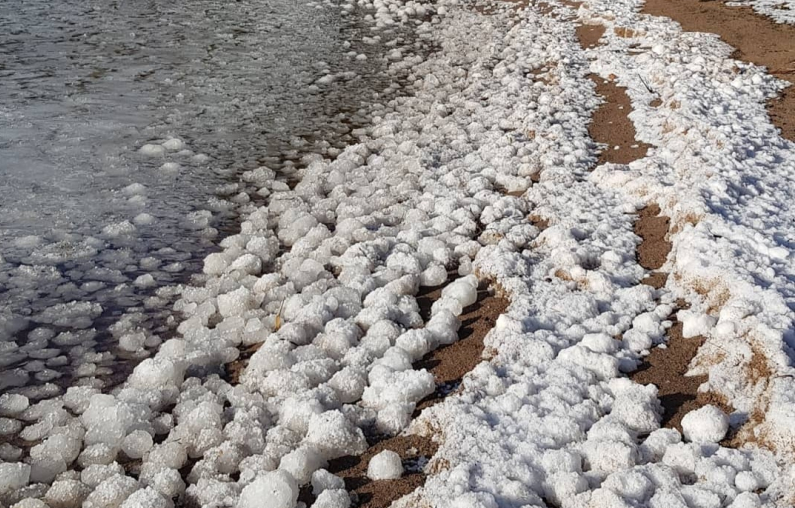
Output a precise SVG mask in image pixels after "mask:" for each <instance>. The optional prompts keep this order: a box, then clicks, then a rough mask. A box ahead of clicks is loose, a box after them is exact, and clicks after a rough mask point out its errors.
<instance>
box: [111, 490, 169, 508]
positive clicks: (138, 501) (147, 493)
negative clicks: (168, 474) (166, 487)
mask: <svg viewBox="0 0 795 508" xmlns="http://www.w3.org/2000/svg"><path fill="white" fill-rule="evenodd" d="M171 506H174V503H172V502H171V500H170V499H166V498H164V497H163V496H162V495H160V493H159V492H158V491H156V490H155V489H153V488H152V487H146V488H145V489H141V490H137V491H135V492H133V493H132V494H131V495H130V497H128V498H127V499H126V500H125V501H124V503H122V505H121V508H170V507H171Z"/></svg>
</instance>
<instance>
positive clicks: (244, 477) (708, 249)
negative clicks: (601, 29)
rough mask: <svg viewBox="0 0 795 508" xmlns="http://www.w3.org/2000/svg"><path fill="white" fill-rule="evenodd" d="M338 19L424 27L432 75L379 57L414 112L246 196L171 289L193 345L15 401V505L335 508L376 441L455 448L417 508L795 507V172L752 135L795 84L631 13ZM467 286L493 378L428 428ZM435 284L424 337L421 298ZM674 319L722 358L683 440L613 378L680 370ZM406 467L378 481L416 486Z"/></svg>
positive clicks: (405, 55)
mask: <svg viewBox="0 0 795 508" xmlns="http://www.w3.org/2000/svg"><path fill="white" fill-rule="evenodd" d="M342 5H347V7H344V8H346V9H348V8H350V9H371V11H370V12H371V19H370V21H371V22H372V23H373V33H376V34H377V33H378V31H379V29H380V28H384V27H389V26H393V25H395V24H399V23H415V22H416V32H417V36H418V40H419V41H424V42H425V43H427V44H431V45H432V46H433V47H435V48H436V49H437V51H436V52H434V53H432V54H430V55H427V56H424V55H423V54H421V53H419V52H418V51H416V46H414V45H413V41H408V43H407V44H405V45H403V44H396V45H395V47H394V49H393V50H392V52H391V53H390V55H391V59H392V64H391V67H390V73H392V75H407V76H408V77H407V78H406V79H405V80H404V81H405V85H404V86H405V91H406V92H410V93H407V94H406V95H405V96H402V97H399V98H396V99H394V100H391V101H389V102H387V103H384V104H376V105H374V106H373V109H372V111H371V115H372V118H373V123H372V125H371V126H369V127H368V128H366V129H362V130H361V131H360V132H358V133H357V134H358V135H359V136H360V142H359V143H357V144H354V145H351V146H349V147H347V148H346V149H345V150H343V151H342V153H340V154H339V156H338V157H337V158H336V159H334V160H333V161H332V160H329V159H323V158H321V157H315V158H314V159H313V160H312V161H311V163H309V164H308V167H307V168H306V170H305V171H303V172H302V174H301V181H300V182H299V183H298V184H297V185H296V186H295V187H294V188H293V189H290V188H289V187H287V186H285V185H282V184H280V183H279V182H276V181H275V180H274V178H275V174H274V172H273V171H271V170H270V169H268V168H265V167H262V168H259V169H257V170H253V171H250V172H248V173H246V174H245V175H244V179H245V180H246V181H247V182H248V183H250V184H251V185H255V186H257V187H259V188H260V189H264V190H263V191H262V192H261V194H262V195H263V196H265V197H266V201H267V203H266V204H264V205H263V206H260V207H257V208H255V207H251V208H249V209H247V210H246V211H245V216H244V220H243V221H242V223H241V227H240V232H239V233H237V234H233V235H231V236H229V237H227V238H225V239H224V240H223V241H222V242H221V246H222V247H223V251H221V252H219V253H215V254H211V255H210V256H208V257H207V258H206V259H205V260H204V266H203V272H204V274H205V276H206V277H205V282H204V284H202V285H196V286H191V287H184V288H182V289H181V291H180V293H179V300H178V301H177V302H176V304H175V306H174V309H175V311H176V312H177V313H178V315H180V316H181V318H180V319H181V321H180V323H179V325H178V327H177V334H176V336H174V337H171V338H167V337H164V338H163V339H165V342H163V344H162V345H161V346H160V348H159V350H158V351H157V354H156V355H155V356H154V357H153V358H150V359H146V360H144V361H143V362H141V363H140V364H139V365H138V366H137V367H136V368H135V371H134V372H133V373H132V375H131V376H130V377H129V378H128V379H127V381H126V383H125V384H124V385H123V386H120V387H118V388H116V389H114V390H113V391H112V392H111V393H105V394H102V393H100V392H99V390H98V389H96V388H93V387H91V386H90V385H86V386H79V387H72V388H70V389H69V390H67V392H66V394H65V395H62V396H56V397H52V398H49V399H45V400H41V401H39V402H36V401H35V400H34V401H30V400H28V398H27V397H25V396H24V395H18V394H15V393H14V392H15V390H13V389H12V390H8V391H7V392H6V393H4V394H3V395H2V396H0V414H1V415H2V418H0V431H2V434H3V435H4V436H7V437H6V439H4V441H5V442H4V443H3V444H0V459H2V460H3V461H4V462H3V463H0V503H5V504H7V505H15V504H16V505H18V506H19V507H20V508H21V507H25V508H28V507H37V508H38V507H42V506H51V507H56V506H58V507H60V506H64V507H66V506H79V505H80V504H81V503H82V506H84V507H100V506H101V507H116V506H122V507H123V508H137V507H142V508H143V507H147V508H148V507H161V506H162V507H168V506H172V504H173V503H174V502H176V503H177V505H180V506H181V505H185V504H188V505H190V504H191V503H192V504H193V505H199V506H207V507H222V506H230V507H239V508H254V507H259V506H268V507H269V508H270V507H273V508H293V507H295V506H297V504H298V502H297V499H298V496H299V488H300V487H302V486H311V490H312V491H313V492H314V495H315V496H316V499H315V501H314V506H317V507H324V508H342V507H347V506H349V505H350V503H351V497H350V495H349V493H348V492H347V491H346V490H345V488H344V487H345V484H344V483H343V482H342V480H341V479H340V478H338V477H336V476H334V475H332V474H330V473H328V472H327V471H326V470H325V469H324V468H325V467H327V465H328V463H329V461H332V460H334V459H336V458H339V457H343V456H346V455H357V454H361V453H362V452H364V451H365V450H366V449H367V447H368V442H367V440H366V438H365V431H366V432H367V433H368V435H371V433H372V432H378V433H381V434H386V435H393V434H397V433H399V432H409V433H415V434H420V435H426V436H429V437H431V438H432V439H434V440H436V441H437V442H438V443H439V445H440V448H439V451H438V453H437V454H436V455H435V456H434V457H433V458H432V459H431V460H430V462H429V463H428V464H427V466H426V467H425V471H426V473H427V474H428V477H427V482H426V484H425V486H424V487H422V488H420V489H418V490H417V491H415V492H413V493H412V494H409V495H408V496H406V497H405V498H403V499H402V500H398V501H397V506H402V507H415V506H433V507H456V508H470V507H471V508H493V507H517V508H518V507H528V506H564V507H594V508H595V507H613V506H615V507H638V506H651V507H660V508H662V507H679V506H681V507H688V508H701V507H705V508H706V507H716V508H717V507H721V506H733V507H735V508H741V507H742V508H744V507H756V506H790V505H792V504H793V502H795V466H793V456H795V396H794V395H793V394H795V389H793V388H795V386H794V385H795V381H793V377H792V376H793V374H795V373H793V370H792V367H791V363H792V347H793V346H795V336H794V335H793V318H795V279H793V278H792V273H795V270H793V264H795V263H794V261H795V256H794V255H793V249H792V248H793V245H795V238H794V236H795V231H793V228H792V224H793V223H795V211H794V210H793V205H792V199H791V196H793V195H795V174H794V173H795V146H793V144H792V143H791V142H788V141H786V140H783V139H782V138H781V137H780V136H779V135H778V133H777V132H776V130H775V128H774V127H773V126H772V125H771V124H770V122H769V119H768V118H767V115H766V112H765V108H764V101H765V99H767V98H768V97H770V96H771V95H772V94H775V93H776V92H777V91H778V90H779V89H780V88H781V84H780V83H779V82H777V81H776V80H774V79H773V78H771V77H770V76H768V75H767V74H766V73H764V72H763V71H762V70H761V69H759V68H756V67H753V66H750V65H747V64H743V63H741V62H737V61H734V60H731V59H730V58H729V55H730V54H731V51H732V50H731V48H729V47H727V46H725V45H723V44H722V43H721V42H720V41H719V40H718V39H717V38H716V37H714V36H709V35H704V34H692V33H683V32H682V31H681V30H680V29H679V27H678V25H676V24H675V23H672V22H671V21H670V20H666V19H663V18H652V17H649V16H645V15H640V14H638V13H637V12H638V10H639V7H640V3H639V2H636V1H635V0H620V1H610V2H606V1H602V0H588V1H587V2H585V3H584V4H582V5H580V6H578V7H576V8H572V7H571V6H570V4H567V5H555V6H553V8H550V7H549V5H546V6H532V5H531V6H526V5H523V4H515V3H500V2H497V3H491V2H482V3H479V4H477V5H474V4H462V3H460V2H458V1H456V0H449V1H443V2H437V3H435V4H433V5H431V4H424V3H420V2H414V1H410V2H403V1H400V0H392V1H386V2H385V1H380V0H379V1H377V2H375V3H373V4H368V3H366V2H361V3H360V4H357V5H355V4H353V3H350V2H343V4H342ZM576 23H589V24H599V25H603V26H605V27H606V32H605V35H604V36H603V38H602V40H601V41H600V44H599V45H598V46H597V47H595V48H592V49H588V50H584V49H582V47H581V46H580V44H579V43H578V41H577V39H576V38H575V33H574V31H575V24H576ZM589 73H595V74H598V75H600V76H602V77H603V78H605V79H609V80H612V81H614V82H616V83H618V84H619V85H622V86H625V87H626V88H627V94H628V95H629V97H630V99H631V102H632V108H633V112H632V113H631V114H630V118H631V119H632V121H633V123H634V125H635V128H636V130H637V137H638V139H639V140H640V141H643V142H646V143H648V144H649V145H651V146H652V148H651V149H650V150H649V152H648V155H647V156H646V157H644V158H642V159H640V160H637V161H634V162H632V163H630V164H627V165H618V164H603V165H601V166H599V167H596V168H595V169H593V166H594V164H595V161H596V155H597V149H598V147H597V146H596V145H595V144H594V142H593V141H592V140H591V139H590V137H589V135H588V119H589V118H590V116H591V114H592V112H593V111H594V109H595V108H596V107H597V105H598V104H599V98H598V97H597V96H596V94H595V93H594V89H593V84H592V82H591V80H589V79H588V77H587V76H588V74H589ZM592 169H593V171H591V170H592ZM651 203H656V204H658V205H659V206H660V208H661V210H662V213H663V214H665V215H667V216H668V217H670V218H671V231H670V235H669V239H670V241H671V242H672V244H673V250H672V252H671V253H670V255H669V257H668V261H667V262H666V264H665V265H664V266H663V268H662V269H663V270H664V271H666V272H668V273H669V274H670V276H669V278H668V283H667V284H666V285H665V287H663V288H660V289H653V288H652V287H650V286H646V285H643V284H640V281H641V280H642V279H643V278H644V277H645V276H646V275H647V270H645V269H644V268H642V267H641V266H640V265H639V264H638V263H637V261H636V248H637V245H638V243H639V238H638V237H637V236H636V235H635V234H634V233H633V224H634V222H635V220H636V219H637V215H636V212H637V211H638V210H639V209H641V208H643V207H644V206H646V205H648V204H651ZM529 216H533V217H537V218H540V219H543V221H544V222H546V223H547V227H542V226H541V223H540V222H538V221H535V222H533V221H531V220H530V219H529V218H528V217H529ZM451 268H452V269H455V270H457V273H458V277H457V278H456V279H455V280H453V281H450V280H448V277H449V272H448V269H451ZM480 281H487V282H491V283H492V284H493V285H494V286H495V287H497V288H498V289H499V290H500V291H502V292H504V293H505V294H506V295H507V296H508V297H509V298H510V301H511V304H510V306H509V308H508V309H507V311H506V312H505V314H504V315H502V316H500V317H499V318H498V319H497V321H496V324H495V326H494V328H493V330H492V331H491V332H490V333H489V335H488V336H487V337H486V346H487V351H488V357H487V358H484V361H483V362H482V363H481V364H479V365H478V366H477V367H476V368H475V369H474V370H473V371H472V372H471V373H470V374H468V375H467V376H466V377H465V379H464V382H463V384H462V389H461V391H460V392H458V393H456V394H454V395H450V396H449V397H447V398H446V399H445V400H444V401H442V402H441V403H439V404H437V405H435V406H433V407H431V408H429V409H426V410H424V411H423V412H422V413H421V414H420V415H419V416H418V417H417V418H415V419H413V420H412V414H413V412H414V409H415V406H416V404H417V403H418V402H419V401H420V400H422V399H423V398H424V397H426V396H428V395H429V394H431V393H432V392H434V390H435V386H434V379H433V376H432V375H431V374H430V373H429V372H427V371H426V370H424V369H415V368H414V367H413V366H412V364H413V363H414V362H416V361H417V360H419V359H420V358H422V357H423V356H424V355H425V354H426V353H428V352H429V351H430V350H432V349H435V348H438V347H441V346H443V345H446V344H450V343H451V342H454V341H456V340H457V337H458V336H457V330H458V328H459V326H460V325H461V323H460V321H459V319H458V317H457V316H459V315H460V314H461V313H462V309H463V308H465V307H467V306H469V305H471V304H472V303H474V302H475V300H476V298H477V294H476V288H477V286H478V284H479V282H480ZM446 282H449V285H448V286H447V287H446V288H445V289H444V290H443V292H442V294H441V297H440V299H439V300H438V301H436V302H435V303H434V304H433V309H432V312H431V315H432V316H431V318H430V319H429V320H428V321H427V322H425V321H424V320H423V318H422V316H421V315H420V312H419V310H420V309H419V306H418V304H417V299H416V294H417V292H418V289H419V288H420V287H421V286H437V285H440V284H443V283H446ZM680 299H681V300H684V301H685V302H686V303H687V304H688V305H689V308H688V309H687V310H684V309H683V310H680V311H679V312H678V315H677V317H678V319H679V321H681V322H682V323H683V325H684V335H685V337H692V336H696V335H701V336H704V337H706V343H705V345H704V346H703V347H702V348H701V349H700V351H699V354H698V355H697V357H696V358H695V360H694V362H693V369H692V371H693V373H704V374H707V375H708V381H707V382H706V383H705V384H704V385H703V386H702V390H703V391H705V392H710V393H711V394H713V395H714V396H715V397H718V398H721V400H725V401H726V403H727V406H729V407H730V408H731V410H730V411H729V413H730V414H725V413H724V412H722V411H721V410H720V409H718V408H716V407H714V406H705V407H704V408H702V409H699V410H697V411H693V412H691V413H689V414H688V415H686V416H685V418H684V419H683V420H682V427H683V431H684V432H683V434H684V435H681V434H680V433H679V432H678V431H677V430H675V429H670V428H660V423H661V417H662V408H661V405H660V402H659V400H658V398H657V389H656V387H655V386H654V385H646V386H643V385H639V384H637V383H634V382H633V381H631V380H630V379H628V378H627V376H626V374H627V373H628V372H631V371H633V370H634V369H636V368H637V367H638V366H639V365H640V363H641V361H642V359H643V357H644V356H645V355H647V354H648V352H649V351H650V350H651V349H652V348H654V347H660V346H662V347H664V345H663V344H662V343H663V342H664V341H665V334H666V329H667V328H668V327H670V326H671V321H670V320H668V316H669V315H670V313H671V312H672V310H674V309H676V308H679V307H678V306H679V305H680V304H679V303H678V302H677V300H680ZM117 329H118V331H119V333H120V334H122V335H123V334H124V333H125V331H126V330H128V329H130V330H131V329H132V325H131V324H129V323H125V322H121V323H120V324H119V325H118V328H117ZM254 345H260V346H259V347H258V349H256V347H254V348H251V346H254ZM244 349H248V350H249V351H252V350H254V349H256V352H254V353H253V355H252V356H251V358H250V360H249V361H248V363H247V365H246V366H245V369H244V370H243V371H242V373H240V375H239V379H234V378H233V377H232V376H230V375H229V371H228V368H229V367H230V366H231V365H232V364H234V363H235V362H236V361H237V360H238V359H239V358H240V357H241V351H242V350H244ZM760 365H761V366H763V367H764V368H763V369H761V370H760V367H759V366H760ZM755 372H756V373H758V372H764V375H763V376H761V377H760V376H756V375H752V374H753V373H755ZM730 428H731V429H740V428H742V429H743V433H742V434H741V435H740V436H739V437H740V438H741V440H742V441H743V443H742V446H736V445H734V444H733V445H732V446H727V444H728V443H726V442H724V441H723V438H724V437H725V436H726V434H727V432H728V431H729V430H730ZM721 443H723V444H721ZM394 459H395V457H394V456H392V455H390V454H388V453H382V454H379V455H376V456H375V457H374V458H373V459H372V461H371V462H370V464H369V468H368V476H370V477H371V478H394V477H395V476H398V475H400V474H402V465H400V464H397V463H396V461H395V460H394ZM399 466H400V467H399ZM378 481H390V480H388V479H381V480H378Z"/></svg>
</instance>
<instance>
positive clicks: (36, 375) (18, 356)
mask: <svg viewBox="0 0 795 508" xmlns="http://www.w3.org/2000/svg"><path fill="white" fill-rule="evenodd" d="M363 30H366V29H365V28H361V27H360V25H359V24H358V22H357V13H355V12H351V13H349V12H346V11H345V10H344V9H341V8H339V7H337V6H335V5H333V4H331V3H326V4H322V5H321V4H313V3H308V2H305V1H301V0H239V1H229V0H224V1H217V0H176V1H174V0H171V1H164V0H147V1H144V0H140V1H139V0H135V1H111V0H3V2H2V3H0V256H1V259H0V346H2V347H1V348H0V369H4V372H3V373H2V374H1V375H0V387H2V386H9V385H13V384H18V383H20V382H21V381H19V379H20V376H19V375H18V374H20V372H17V373H16V374H14V375H12V374H10V371H11V370H12V369H17V370H19V368H26V369H27V371H28V374H25V376H28V375H29V376H30V380H31V381H32V380H34V379H35V380H38V381H39V382H46V381H50V380H53V379H56V378H57V377H58V376H59V374H58V373H57V371H58V369H57V368H56V367H57V366H58V364H61V363H63V360H62V359H56V361H53V358H56V357H55V356H49V357H48V355H60V354H63V353H64V352H65V351H67V350H68V348H70V347H71V348H74V347H75V345H76V344H78V345H80V347H83V346H85V344H86V343H88V344H89V345H90V343H91V342H92V341H97V340H99V339H98V338H97V335H96V334H95V333H94V331H93V329H94V328H101V326H100V322H101V320H103V319H105V320H106V321H107V322H111V321H112V319H113V318H114V316H117V315H120V314H122V313H123V312H126V311H129V310H130V309H136V308H139V307H141V306H142V302H143V301H144V299H145V298H146V297H148V296H150V295H152V294H153V292H154V291H155V290H156V289H157V288H158V287H164V286H167V285H169V284H171V283H173V282H179V281H181V280H184V279H185V277H186V274H188V273H190V272H191V271H195V270H196V269H197V267H198V266H200V260H201V258H202V257H203V256H204V254H205V253H206V252H207V251H208V250H210V249H212V248H213V245H214V241H217V230H218V229H221V230H223V229H224V228H226V227H229V225H231V224H233V223H234V209H235V207H236V205H238V204H240V203H245V201H246V200H247V199H248V197H247V196H246V195H245V194H240V192H241V191H242V190H243V188H242V185H241V184H239V183H238V182H239V175H240V173H241V172H242V171H244V170H248V169H253V168H255V167H257V166H259V165H268V166H269V167H271V168H273V169H279V170H280V171H281V174H282V175H284V177H285V178H288V177H289V173H290V170H291V164H293V162H294V161H298V159H299V158H300V157H301V156H302V155H305V154H306V153H308V152H312V151H323V149H324V147H325V146H328V145H327V144H326V143H327V142H329V141H331V142H332V143H334V142H336V143H340V142H343V141H345V139H346V133H347V132H348V131H349V129H350V126H351V125H356V123H357V122H358V121H361V118H359V117H358V113H356V112H357V111H359V110H361V108H363V106H364V105H365V104H364V102H363V101H364V100H365V99H367V98H369V97H371V96H372V93H373V92H374V91H376V90H378V89H379V87H380V88H383V85H384V83H381V82H380V79H379V78H378V77H377V75H378V72H379V65H378V64H377V63H374V62H378V61H380V58H379V57H378V54H377V52H378V51H379V48H378V47H377V46H372V45H362V44H357V43H356V42H355V41H357V40H361V35H362V33H361V32H362V31H363ZM346 41H352V45H351V42H346ZM357 54H366V55H367V56H368V57H369V58H368V59H366V60H365V59H364V57H361V56H360V57H359V58H358V59H357V58H355V56H356V55H357ZM327 75H333V76H334V79H333V80H332V79H330V78H327V79H322V80H321V81H320V82H318V79H320V78H322V77H323V76H327ZM171 138H175V139H172V140H171V141H170V142H169V140H170V139H171ZM164 142H166V144H165V147H164V148H158V149H157V150H155V151H154V153H151V152H153V151H152V150H148V152H150V153H143V152H142V151H141V150H140V149H141V147H142V146H144V145H147V144H149V145H161V146H162V144H163V143H164ZM149 148H151V147H149ZM144 151H145V152H146V151H147V150H146V149H145V150H144ZM161 152H162V153H161ZM149 275H151V279H150V278H149ZM70 302H72V303H70ZM97 333H98V334H99V335H101V334H102V330H101V329H100V330H99V331H98V332H97ZM64 334H66V335H64ZM74 334H83V335H82V339H81V338H75V337H74ZM3 341H4V342H3ZM53 344H55V345H60V347H58V348H56V351H55V352H53V353H47V354H45V355H41V354H40V356H43V357H42V358H40V359H39V363H37V364H35V365H34V366H33V368H31V367H30V366H29V365H28V363H30V358H31V354H33V352H34V351H41V350H47V347H48V346H49V347H52V346H53ZM79 353H81V351H80V350H78V351H77V352H75V351H71V352H70V354H72V355H73V356H75V355H77V356H79ZM26 362H27V363H26ZM20 366H21V367H20ZM23 377H24V376H23Z"/></svg>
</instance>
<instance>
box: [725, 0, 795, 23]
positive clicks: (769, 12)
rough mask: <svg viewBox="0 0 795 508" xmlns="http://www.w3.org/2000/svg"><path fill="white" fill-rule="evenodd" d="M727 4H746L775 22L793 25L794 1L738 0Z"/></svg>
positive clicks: (794, 21)
mask: <svg viewBox="0 0 795 508" xmlns="http://www.w3.org/2000/svg"><path fill="white" fill-rule="evenodd" d="M728 5H747V6H750V7H753V9H754V10H755V11H756V12H758V13H760V14H764V15H765V16H769V17H770V18H772V19H773V20H775V21H776V22H777V23H786V24H788V25H795V2H793V1H792V0H738V1H732V2H728Z"/></svg>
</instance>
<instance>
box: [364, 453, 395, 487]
mask: <svg viewBox="0 0 795 508" xmlns="http://www.w3.org/2000/svg"><path fill="white" fill-rule="evenodd" d="M402 474H403V461H401V460H400V455H398V454H397V453H395V452H393V451H392V450H384V451H382V452H381V453H379V454H378V455H376V456H375V457H373V458H372V459H370V464H369V465H368V466H367V477H368V478H370V479H371V480H396V479H398V478H400V477H401V475H402Z"/></svg>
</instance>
